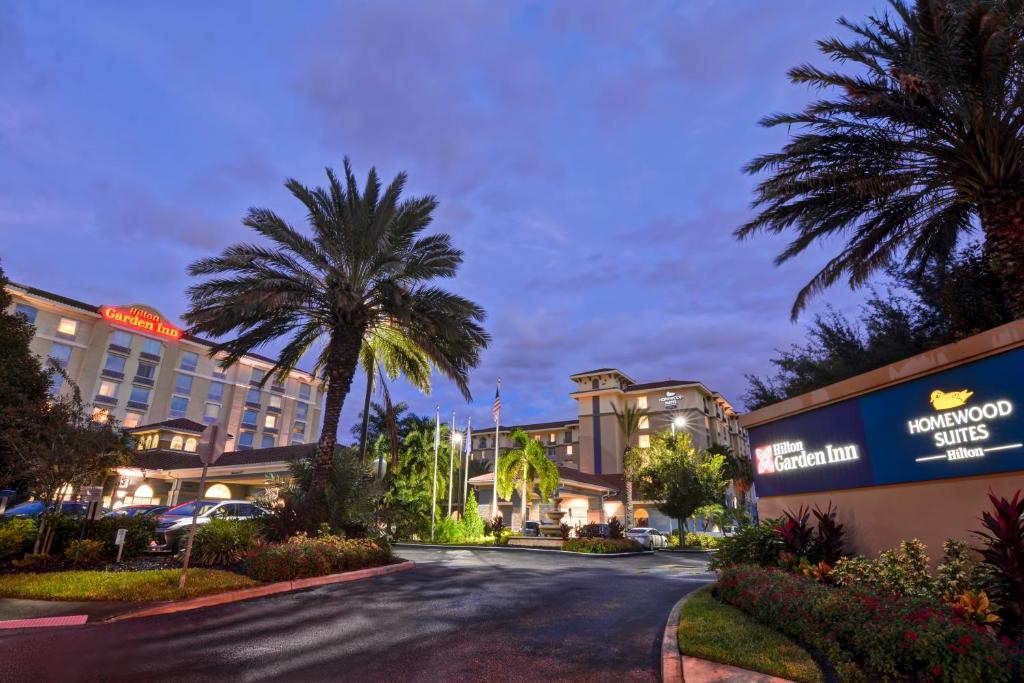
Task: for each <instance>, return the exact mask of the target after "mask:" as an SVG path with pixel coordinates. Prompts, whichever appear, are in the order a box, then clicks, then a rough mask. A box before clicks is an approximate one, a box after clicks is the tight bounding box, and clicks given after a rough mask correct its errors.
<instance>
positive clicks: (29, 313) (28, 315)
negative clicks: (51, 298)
mask: <svg viewBox="0 0 1024 683" xmlns="http://www.w3.org/2000/svg"><path fill="white" fill-rule="evenodd" d="M14 313H15V315H17V314H19V313H20V314H21V315H23V316H24V317H25V319H26V320H28V321H29V322H30V323H31V324H33V325H35V324H36V314H38V313H39V311H37V310H36V309H34V308H32V307H31V306H28V305H26V304H18V305H17V306H15V307H14Z"/></svg>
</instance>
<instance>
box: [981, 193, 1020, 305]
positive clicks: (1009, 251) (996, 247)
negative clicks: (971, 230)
mask: <svg viewBox="0 0 1024 683" xmlns="http://www.w3.org/2000/svg"><path fill="white" fill-rule="evenodd" d="M981 226H982V229H983V230H984V231H985V252H986V254H987V255H988V257H989V259H990V260H989V262H990V264H991V268H992V272H993V273H995V274H996V276H997V277H998V278H999V279H1000V280H1001V281H1002V284H1003V296H1004V297H1005V298H1006V305H1007V306H1008V307H1009V308H1010V312H1011V313H1013V317H1014V318H1017V319H1020V318H1024V194H1022V193H1021V192H1020V191H1019V190H1014V189H1010V190H1007V191H1004V192H1000V193H997V194H996V195H995V196H993V197H991V198H990V199H989V200H988V201H987V202H984V203H983V204H982V206H981Z"/></svg>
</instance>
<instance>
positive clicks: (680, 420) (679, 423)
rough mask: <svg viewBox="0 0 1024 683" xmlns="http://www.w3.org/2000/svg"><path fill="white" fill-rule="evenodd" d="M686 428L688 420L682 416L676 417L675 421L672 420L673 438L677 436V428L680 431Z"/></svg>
mask: <svg viewBox="0 0 1024 683" xmlns="http://www.w3.org/2000/svg"><path fill="white" fill-rule="evenodd" d="M685 426H686V418H685V417H683V416H682V415H677V416H676V417H675V419H673V420H672V436H675V435H676V428H677V427H678V428H679V429H682V428H683V427H685Z"/></svg>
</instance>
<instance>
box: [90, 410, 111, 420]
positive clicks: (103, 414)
mask: <svg viewBox="0 0 1024 683" xmlns="http://www.w3.org/2000/svg"><path fill="white" fill-rule="evenodd" d="M109 419H110V411H109V410H107V409H106V408H100V407H99V406H96V407H95V408H93V409H92V421H93V422H99V423H100V424H106V423H107V421H108V420H109Z"/></svg>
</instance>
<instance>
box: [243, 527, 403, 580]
mask: <svg viewBox="0 0 1024 683" xmlns="http://www.w3.org/2000/svg"><path fill="white" fill-rule="evenodd" d="M390 561H391V546H389V545H388V544H387V543H386V542H385V541H382V540H374V539H366V538H362V539H349V538H340V537H338V536H318V537H316V538H309V537H307V536H303V535H298V536H295V537H293V538H292V539H290V540H289V541H288V542H286V543H262V544H260V545H257V546H256V547H254V548H253V549H252V550H250V551H249V553H248V555H247V556H246V561H245V568H246V573H247V574H248V575H249V576H251V577H252V578H254V579H256V580H257V581H290V580H293V579H304V578H309V577H312V576H325V575H327V574H333V573H336V572H342V571H351V570H354V569H364V568H366V567H376V566H379V565H382V564H387V563H388V562H390Z"/></svg>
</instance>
